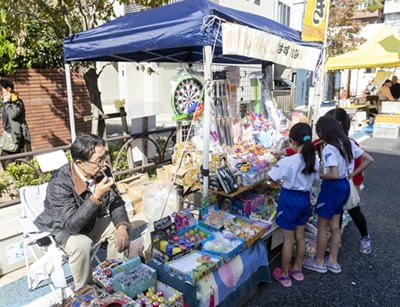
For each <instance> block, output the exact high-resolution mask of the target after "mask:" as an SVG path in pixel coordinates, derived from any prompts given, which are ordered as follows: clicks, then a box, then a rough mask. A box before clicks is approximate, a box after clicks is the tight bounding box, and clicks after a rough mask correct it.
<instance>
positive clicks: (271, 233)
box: [261, 222, 279, 241]
mask: <svg viewBox="0 0 400 307" xmlns="http://www.w3.org/2000/svg"><path fill="white" fill-rule="evenodd" d="M278 229H279V226H278V225H276V223H275V222H274V225H273V226H272V227H271V229H270V230H268V231H267V232H266V233H264V235H263V236H262V237H261V239H262V240H264V241H265V240H267V239H268V238H269V237H270V236H272V235H273V234H274V232H275V231H276V230H278Z"/></svg>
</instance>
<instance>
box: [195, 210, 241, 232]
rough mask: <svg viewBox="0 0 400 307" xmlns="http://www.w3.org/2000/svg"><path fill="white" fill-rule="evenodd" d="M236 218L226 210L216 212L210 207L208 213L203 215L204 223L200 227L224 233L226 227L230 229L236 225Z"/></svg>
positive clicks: (200, 223)
mask: <svg viewBox="0 0 400 307" xmlns="http://www.w3.org/2000/svg"><path fill="white" fill-rule="evenodd" d="M235 221H236V217H235V216H234V215H233V214H230V213H228V212H225V211H224V210H215V209H214V208H213V207H209V209H208V210H207V213H205V214H204V215H203V221H201V222H199V225H200V226H202V227H204V228H206V229H209V230H213V231H222V230H223V229H224V228H225V227H229V225H232V224H233V223H235Z"/></svg>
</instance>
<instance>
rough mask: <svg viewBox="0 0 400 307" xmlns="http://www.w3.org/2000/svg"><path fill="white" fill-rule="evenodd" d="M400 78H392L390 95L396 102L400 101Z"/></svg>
mask: <svg viewBox="0 0 400 307" xmlns="http://www.w3.org/2000/svg"><path fill="white" fill-rule="evenodd" d="M397 81H398V78H397V76H393V77H392V87H391V88H390V93H391V94H392V96H393V98H394V99H395V100H397V99H399V97H400V84H399V83H397Z"/></svg>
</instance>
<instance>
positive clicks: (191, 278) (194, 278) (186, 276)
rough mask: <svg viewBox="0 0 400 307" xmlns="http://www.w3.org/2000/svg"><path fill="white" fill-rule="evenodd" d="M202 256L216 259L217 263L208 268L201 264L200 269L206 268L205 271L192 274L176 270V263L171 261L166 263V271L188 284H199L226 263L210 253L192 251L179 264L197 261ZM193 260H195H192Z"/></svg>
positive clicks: (183, 269)
mask: <svg viewBox="0 0 400 307" xmlns="http://www.w3.org/2000/svg"><path fill="white" fill-rule="evenodd" d="M202 256H208V257H210V258H212V259H215V260H216V261H215V263H214V264H213V265H212V266H209V267H206V266H203V265H201V264H200V263H199V266H198V267H200V266H201V267H204V269H202V270H199V272H197V273H194V274H193V273H192V271H185V268H182V269H177V268H176V264H177V263H176V262H175V263H174V261H170V262H166V263H164V270H165V271H166V272H168V273H170V274H172V275H175V276H176V277H178V278H179V279H182V280H186V281H187V282H189V283H190V284H192V285H193V284H195V283H196V282H198V281H199V280H200V279H201V278H203V277H205V276H207V275H208V274H209V273H211V272H213V271H215V270H216V269H218V268H219V267H220V266H221V265H222V264H223V263H224V259H223V258H222V257H221V256H217V255H214V254H211V253H208V252H203V251H197V250H196V251H192V252H190V253H189V254H188V255H186V256H185V257H182V258H181V259H179V260H177V261H179V262H184V261H185V260H186V261H189V262H193V260H194V261H195V259H197V258H200V257H202ZM192 258H193V260H191V259H192ZM172 266H174V267H172Z"/></svg>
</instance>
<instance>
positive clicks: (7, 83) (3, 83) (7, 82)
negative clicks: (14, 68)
mask: <svg viewBox="0 0 400 307" xmlns="http://www.w3.org/2000/svg"><path fill="white" fill-rule="evenodd" d="M0 85H1V87H4V88H5V89H7V88H11V89H12V90H14V83H13V82H12V81H11V80H9V79H6V78H3V79H0Z"/></svg>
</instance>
